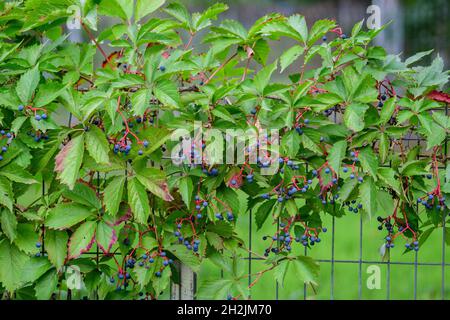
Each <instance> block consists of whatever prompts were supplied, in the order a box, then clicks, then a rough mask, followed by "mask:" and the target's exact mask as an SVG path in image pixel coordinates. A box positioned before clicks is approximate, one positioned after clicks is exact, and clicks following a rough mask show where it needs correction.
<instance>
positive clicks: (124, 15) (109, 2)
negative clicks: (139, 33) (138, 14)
mask: <svg viewBox="0 0 450 320" xmlns="http://www.w3.org/2000/svg"><path fill="white" fill-rule="evenodd" d="M133 7H134V1H129V0H103V1H102V2H101V3H100V6H99V13H101V14H104V15H108V16H111V17H119V18H121V19H123V20H130V19H131V17H132V16H133Z"/></svg>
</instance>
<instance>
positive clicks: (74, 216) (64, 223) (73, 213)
mask: <svg viewBox="0 0 450 320" xmlns="http://www.w3.org/2000/svg"><path fill="white" fill-rule="evenodd" d="M90 216H93V213H92V212H91V210H89V208H87V207H85V206H83V205H80V204H77V203H62V204H57V205H56V206H55V207H54V208H52V209H50V210H49V212H48V216H47V218H46V219H45V225H46V226H47V227H48V228H51V229H67V228H70V227H72V226H74V225H76V224H77V223H80V222H81V221H83V220H85V219H87V218H89V217H90Z"/></svg>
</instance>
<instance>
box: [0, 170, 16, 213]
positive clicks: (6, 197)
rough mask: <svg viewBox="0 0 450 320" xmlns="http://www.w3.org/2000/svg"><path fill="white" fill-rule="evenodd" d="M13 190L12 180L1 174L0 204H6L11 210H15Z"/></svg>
mask: <svg viewBox="0 0 450 320" xmlns="http://www.w3.org/2000/svg"><path fill="white" fill-rule="evenodd" d="M13 200H14V196H13V192H12V186H11V181H9V180H8V179H6V178H5V177H2V176H0V205H3V206H5V207H6V208H8V209H9V211H11V212H12V211H13Z"/></svg>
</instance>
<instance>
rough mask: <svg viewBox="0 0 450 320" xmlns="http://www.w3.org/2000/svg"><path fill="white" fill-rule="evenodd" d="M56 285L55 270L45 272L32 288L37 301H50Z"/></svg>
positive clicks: (56, 274)
mask: <svg viewBox="0 0 450 320" xmlns="http://www.w3.org/2000/svg"><path fill="white" fill-rule="evenodd" d="M57 285H58V273H57V272H56V270H55V269H51V270H49V271H47V272H46V273H45V274H44V275H43V276H42V277H40V278H39V280H38V281H37V282H36V285H35V286H34V291H35V292H36V298H37V299H38V300H50V298H51V297H52V294H53V293H54V292H55V291H56V287H57Z"/></svg>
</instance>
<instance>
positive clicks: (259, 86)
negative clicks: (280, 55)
mask: <svg viewBox="0 0 450 320" xmlns="http://www.w3.org/2000/svg"><path fill="white" fill-rule="evenodd" d="M277 65H278V61H275V62H273V63H272V64H269V65H268V66H266V67H264V68H262V69H261V70H260V71H259V72H258V73H257V74H256V76H255V77H254V79H253V83H254V84H255V87H256V90H257V91H258V93H259V94H261V95H262V94H263V92H264V89H265V88H266V87H267V85H268V84H269V82H270V77H271V76H272V73H273V72H274V71H275V70H276V69H277Z"/></svg>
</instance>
